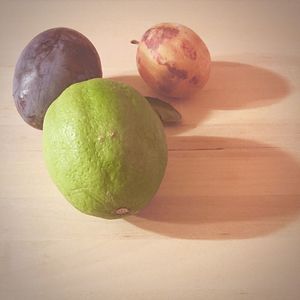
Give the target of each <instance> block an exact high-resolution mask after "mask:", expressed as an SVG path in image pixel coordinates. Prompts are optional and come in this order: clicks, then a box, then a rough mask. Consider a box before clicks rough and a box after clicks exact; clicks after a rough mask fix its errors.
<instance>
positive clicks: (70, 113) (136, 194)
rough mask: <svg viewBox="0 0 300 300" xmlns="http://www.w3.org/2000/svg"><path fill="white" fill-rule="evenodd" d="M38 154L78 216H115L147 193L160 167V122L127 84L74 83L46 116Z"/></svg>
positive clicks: (163, 151)
mask: <svg viewBox="0 0 300 300" xmlns="http://www.w3.org/2000/svg"><path fill="white" fill-rule="evenodd" d="M43 153H44V157H45V161H46V165H47V167H48V171H49V173H50V175H51V177H52V179H53V181H54V182H55V184H56V185H57V187H58V188H59V190H60V191H61V192H62V194H63V195H64V196H65V197H66V199H67V200H68V201H69V202H70V203H71V204H72V205H73V206H74V207H76V208H77V209H78V210H80V211H81V212H83V213H85V214H89V215H93V216H98V217H102V218H106V219H116V218H121V217H123V216H127V215H129V214H135V213H136V212H138V211H139V210H140V209H142V208H143V207H144V206H145V205H147V203H148V202H149V201H150V200H151V199H152V198H153V196H154V194H155V193H156V191H157V189H158V188H159V186H160V183H161V181H162V178H163V176H164V172H165V168H166V165H167V158H168V152H167V144H166V138H165V133H164V128H163V125H162V123H161V121H160V119H159V117H158V116H157V114H156V113H155V112H154V110H153V109H152V108H151V106H150V104H149V103H148V101H147V100H146V99H145V98H144V97H143V96H142V95H140V94H139V93H138V92H137V91H136V90H134V89H133V88H132V87H130V86H128V85H125V84H123V83H120V82H113V81H112V80H109V79H98V78H96V79H91V80H87V81H84V82H80V83H75V84H73V85H71V86H70V87H68V88H67V89H66V90H64V91H63V92H62V94H61V95H60V96H59V97H58V98H57V99H56V100H55V101H54V102H53V103H52V104H51V105H50V107H49V109H48V110H47V113H46V115H45V121H44V130H43Z"/></svg>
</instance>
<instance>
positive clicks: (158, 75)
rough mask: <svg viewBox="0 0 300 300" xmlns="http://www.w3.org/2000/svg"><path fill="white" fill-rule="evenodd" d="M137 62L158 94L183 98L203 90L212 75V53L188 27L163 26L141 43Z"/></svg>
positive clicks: (144, 36) (155, 27)
mask: <svg viewBox="0 0 300 300" xmlns="http://www.w3.org/2000/svg"><path fill="white" fill-rule="evenodd" d="M136 61H137V66H138V71H139V73H140V75H141V77H142V78H143V79H144V81H145V82H146V83H147V84H148V85H149V86H150V87H151V88H152V89H154V90H155V91H156V92H157V93H159V94H161V95H164V96H167V97H171V98H182V97H187V96H189V95H191V94H192V93H193V92H195V91H196V90H197V89H200V88H202V87H203V86H204V85H205V83H206V82H207V81H208V78H209V73H210V65H211V58H210V53H209V51H208V49H207V47H206V45H205V44H204V42H203V41H202V40H201V38H200V37H199V36H198V35H197V34H196V33H195V32H194V31H192V30H191V29H189V28H188V27H186V26H183V25H180V24H174V23H161V24H158V25H155V26H153V27H152V28H150V29H149V30H147V31H146V32H145V33H144V35H143V36H142V39H141V41H140V42H139V45H138V49H137V55H136Z"/></svg>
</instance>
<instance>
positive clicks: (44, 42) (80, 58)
mask: <svg viewBox="0 0 300 300" xmlns="http://www.w3.org/2000/svg"><path fill="white" fill-rule="evenodd" d="M101 77H102V68H101V62H100V58H99V55H98V53H97V50H96V49H95V47H94V46H93V44H92V43H91V42H90V41H89V40H88V39H87V38H86V37H85V36H84V35H82V34H81V33H79V32H78V31H75V30H73V29H69V28H63V27H59V28H53V29H49V30H46V31H44V32H41V33H40V34H38V35H37V36H35V37H34V38H33V39H32V40H31V41H30V42H29V44H28V45H27V46H26V47H25V48H24V50H23V51H22V53H21V55H20V57H19V59H18V62H17V64H16V67H15V72H14V78H13V97H14V100H15V104H16V107H17V110H18V112H19V114H20V115H21V117H22V118H23V119H24V121H25V122H26V123H28V124H29V125H31V126H33V127H35V128H37V129H43V120H44V116H45V113H46V111H47V109H48V107H49V106H50V104H51V103H52V102H53V101H54V100H55V99H56V98H57V97H58V96H59V95H60V94H61V92H63V91H64V90H65V89H66V88H67V87H68V86H70V85H71V84H73V83H76V82H80V81H84V80H88V79H92V78H101Z"/></svg>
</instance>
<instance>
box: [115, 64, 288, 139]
mask: <svg viewBox="0 0 300 300" xmlns="http://www.w3.org/2000/svg"><path fill="white" fill-rule="evenodd" d="M111 79H113V80H116V81H121V82H124V83H127V84H130V85H131V86H133V87H135V88H136V89H137V90H138V91H140V93H141V94H143V95H144V96H157V97H159V98H161V99H163V100H165V101H167V102H170V103H171V104H172V105H174V106H175V107H176V108H177V109H178V110H179V111H180V112H181V114H182V116H183V122H182V124H181V125H180V126H175V127H170V128H167V134H168V135H176V134H178V133H181V132H184V131H186V130H189V129H191V128H194V127H196V126H197V125H198V124H199V122H201V121H203V120H204V119H206V118H208V117H209V114H210V113H211V112H212V111H213V110H236V109H248V108H255V107H261V106H267V105H271V104H273V103H275V102H278V101H281V100H282V99H283V98H284V97H285V96H287V95H288V94H289V93H290V86H289V83H288V81H287V80H286V79H285V78H283V77H282V76H281V75H279V74H276V73H275V72H273V71H270V70H267V69H264V68H261V67H256V66H252V65H248V64H242V63H236V62H226V61H214V62H212V67H211V74H210V78H209V81H208V83H207V84H206V86H205V87H204V88H203V89H202V90H200V91H199V92H197V93H196V94H195V95H193V96H192V97H191V98H189V99H172V100H168V99H166V98H164V97H161V96H159V95H157V94H155V93H154V92H153V91H152V90H151V89H150V88H149V87H148V86H147V85H146V84H145V83H144V81H143V80H142V79H141V77H139V76H118V77H112V78H111Z"/></svg>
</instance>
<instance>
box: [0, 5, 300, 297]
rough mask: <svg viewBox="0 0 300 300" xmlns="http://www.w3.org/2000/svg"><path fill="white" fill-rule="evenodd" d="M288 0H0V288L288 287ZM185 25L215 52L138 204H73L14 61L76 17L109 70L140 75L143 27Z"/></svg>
mask: <svg viewBox="0 0 300 300" xmlns="http://www.w3.org/2000/svg"><path fill="white" fill-rule="evenodd" d="M299 12H300V3H299V1H292V0H291V1H190V0H186V1H156V0H152V1H80V0H77V1H33V0H27V1H21V0H19V1H5V0H1V1H0V25H1V26H0V90H1V100H0V137H1V148H0V153H1V156H0V157H1V158H0V164H1V168H0V299H3V300H12V299H13V300H15V299H20V300H21V299H22V300H23V299H30V300H33V299H126V300H130V299H139V300H144V299H151V300H153V299H172V300H174V299H184V300H188V299H191V300H194V299H205V300H209V299H230V300H231V299H251V300H252V299H280V300H281V299H285V300H287V299H295V300H296V299H299V297H300V218H299V216H300V121H299V116H300V90H299V88H300V55H299V53H300V38H299V28H300V18H299ZM167 21H172V22H178V23H182V24H184V25H187V26H189V27H190V28H192V29H193V30H195V31H196V32H197V33H198V34H199V35H200V36H201V37H202V38H203V40H204V41H205V42H206V44H207V45H208V47H209V49H210V51H211V54H212V59H213V64H212V72H211V77H210V80H209V82H208V84H207V85H206V87H205V88H204V89H203V90H202V91H199V93H197V94H196V95H195V96H194V97H192V98H191V99H185V100H181V101H175V102H172V103H173V105H174V106H176V107H177V109H178V110H179V111H180V112H181V113H182V115H183V121H182V124H181V126H178V127H172V128H166V133H167V136H168V146H169V163H168V168H167V172H166V176H165V178H164V180H163V183H162V185H161V187H160V190H159V192H158V193H157V195H156V197H155V198H154V199H153V201H152V202H151V204H150V205H149V206H148V207H147V208H146V209H145V210H143V211H142V212H141V213H140V214H138V215H137V216H134V217H129V218H127V219H126V220H115V221H107V220H103V219H99V218H95V217H90V216H87V215H84V214H81V213H80V212H78V211H76V210H75V209H74V208H73V207H71V206H70V205H69V204H68V203H67V201H65V200H64V198H63V196H62V195H61V194H60V193H59V192H58V190H57V189H56V187H55V185H54V184H53V183H52V181H51V180H50V178H49V175H48V173H47V170H46V168H45V165H44V162H43V157H42V150H41V149H42V146H41V138H42V132H41V131H39V130H36V129H33V128H31V127H29V126H28V125H27V124H25V123H24V122H23V120H22V119H21V118H20V116H19V115H18V113H17V111H16V109H15V107H14V104H13V99H12V76H13V70H14V65H15V63H16V60H17V58H18V56H19V54H20V52H21V50H22V49H23V47H24V46H25V45H26V44H27V43H28V42H29V40H30V39H31V38H32V37H33V36H35V35H36V34H37V33H39V32H41V31H43V30H45V29H48V28H52V27H57V26H64V27H70V28H74V29H76V30H78V31H80V32H82V33H83V34H85V35H86V36H87V37H88V38H89V39H90V40H91V41H92V42H93V43H94V45H95V47H96V48H97V50H98V51H99V53H100V56H101V60H102V66H103V72H104V76H105V77H114V78H115V79H118V80H121V81H124V82H127V83H129V84H131V85H133V86H134V87H136V88H137V89H138V90H139V91H140V92H141V93H143V94H144V95H155V94H154V93H153V92H152V91H151V90H150V89H149V88H148V87H147V86H146V84H145V83H144V82H143V81H142V80H141V78H140V77H139V76H138V73H137V69H136V65H135V53H136V46H134V45H131V44H130V40H132V39H139V38H140V37H141V35H142V34H143V33H144V31H146V30H147V29H148V28H149V27H150V26H152V25H154V24H156V23H160V22H167Z"/></svg>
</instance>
